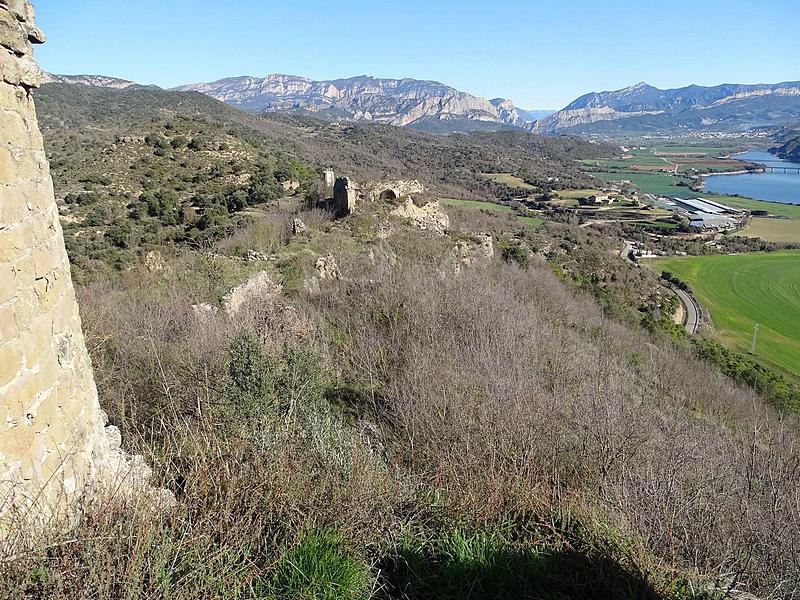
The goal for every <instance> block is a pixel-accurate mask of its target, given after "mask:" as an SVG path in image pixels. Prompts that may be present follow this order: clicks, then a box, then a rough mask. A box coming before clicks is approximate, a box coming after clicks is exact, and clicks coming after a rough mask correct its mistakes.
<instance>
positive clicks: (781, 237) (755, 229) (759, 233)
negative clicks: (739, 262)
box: [738, 217, 800, 242]
mask: <svg viewBox="0 0 800 600" xmlns="http://www.w3.org/2000/svg"><path fill="white" fill-rule="evenodd" d="M738 235H740V236H743V237H758V238H761V239H762V240H766V241H768V242H800V221H799V220H797V219H767V218H759V217H755V218H753V219H751V220H750V224H749V225H748V226H747V227H746V228H745V229H743V230H742V231H740V232H739V233H738Z"/></svg>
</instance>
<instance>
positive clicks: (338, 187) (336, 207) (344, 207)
mask: <svg viewBox="0 0 800 600" xmlns="http://www.w3.org/2000/svg"><path fill="white" fill-rule="evenodd" d="M357 198H358V195H357V194H356V188H355V186H354V185H353V182H352V181H350V178H348V177H339V178H338V179H337V180H336V183H335V184H334V186H333V211H334V213H336V216H337V217H346V216H347V215H349V214H350V213H351V212H353V211H354V210H355V208H356V200H357Z"/></svg>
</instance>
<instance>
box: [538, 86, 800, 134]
mask: <svg viewBox="0 0 800 600" xmlns="http://www.w3.org/2000/svg"><path fill="white" fill-rule="evenodd" d="M798 119H800V82H787V83H778V84H772V85H719V86H715V87H703V86H698V85H691V86H688V87H684V88H678V89H670V90H661V89H658V88H655V87H653V86H650V85H647V84H646V83H638V84H636V85H633V86H630V87H627V88H624V89H621V90H616V91H611V92H593V93H589V94H586V95H584V96H581V97H580V98H578V99H577V100H575V101H574V102H572V103H571V104H569V105H568V106H567V107H565V108H564V109H562V110H560V111H558V112H556V113H554V114H552V115H550V116H548V117H545V118H544V119H541V120H540V121H537V122H536V123H535V124H533V125H531V126H530V129H531V130H533V131H538V132H541V133H555V132H563V131H569V132H573V133H612V132H618V133H637V132H669V131H676V130H682V129H683V130H687V129H688V130H709V131H746V130H748V129H751V128H754V127H762V126H776V125H785V124H787V123H793V122H796V121H797V120H798Z"/></svg>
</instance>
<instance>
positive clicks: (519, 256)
mask: <svg viewBox="0 0 800 600" xmlns="http://www.w3.org/2000/svg"><path fill="white" fill-rule="evenodd" d="M500 252H501V255H502V257H503V260H504V261H506V262H507V263H515V264H517V265H518V266H520V267H522V268H523V269H527V268H528V264H529V260H528V253H527V252H526V251H525V249H524V248H523V247H522V246H520V245H519V244H514V243H508V242H506V243H504V244H501V246H500Z"/></svg>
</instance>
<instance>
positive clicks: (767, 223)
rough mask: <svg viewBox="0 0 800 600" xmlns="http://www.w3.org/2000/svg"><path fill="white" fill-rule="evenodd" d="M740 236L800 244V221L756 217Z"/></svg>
mask: <svg viewBox="0 0 800 600" xmlns="http://www.w3.org/2000/svg"><path fill="white" fill-rule="evenodd" d="M738 235H741V236H744V237H757V238H761V239H762V240H766V241H768V242H800V220H798V219H769V218H760V217H755V218H753V219H751V220H750V224H749V225H748V226H747V227H746V228H745V229H743V230H742V231H740V232H739V233H738ZM798 318H800V317H798Z"/></svg>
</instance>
